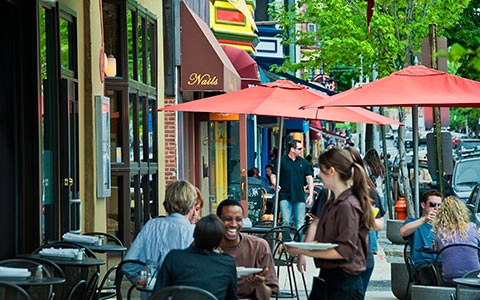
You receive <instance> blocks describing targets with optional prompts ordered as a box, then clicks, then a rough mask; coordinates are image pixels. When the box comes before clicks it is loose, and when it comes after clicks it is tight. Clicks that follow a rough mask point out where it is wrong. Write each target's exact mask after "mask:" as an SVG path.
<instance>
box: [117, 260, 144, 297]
mask: <svg viewBox="0 0 480 300" xmlns="http://www.w3.org/2000/svg"><path fill="white" fill-rule="evenodd" d="M143 270H147V264H146V263H145V262H143V261H140V260H134V259H127V260H123V261H121V262H120V263H119V264H118V266H117V269H116V271H115V283H114V285H115V289H116V296H117V299H118V300H121V299H123V297H122V291H131V290H132V289H133V288H134V287H135V285H136V284H137V277H138V273H139V272H140V271H143ZM124 276H125V277H126V278H127V279H128V280H124V278H123V277H124ZM127 285H128V286H127Z"/></svg>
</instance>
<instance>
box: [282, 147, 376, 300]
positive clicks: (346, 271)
mask: <svg viewBox="0 0 480 300" xmlns="http://www.w3.org/2000/svg"><path fill="white" fill-rule="evenodd" d="M319 165H320V178H321V179H322V181H323V184H324V186H325V188H328V189H331V190H332V192H333V194H334V195H335V197H334V198H333V199H331V200H328V201H327V202H326V203H325V206H324V207H323V209H322V212H321V214H320V216H319V218H318V219H317V221H316V222H315V223H312V225H313V226H312V225H311V226H312V227H311V228H309V231H310V230H312V231H313V232H314V241H317V242H320V243H335V244H338V247H335V248H330V249H327V250H302V249H298V248H293V247H287V251H288V252H289V253H290V254H291V255H293V256H297V255H307V256H311V257H313V258H314V261H315V265H316V267H317V268H320V275H319V277H318V278H316V279H314V283H313V287H312V292H311V294H310V295H309V299H311V300H313V299H329V300H336V299H342V300H343V299H363V296H364V288H363V281H362V278H361V276H360V274H361V273H362V272H363V271H364V270H365V269H366V256H367V251H368V230H369V229H370V228H372V229H373V228H375V220H374V216H373V214H372V199H371V197H370V192H369V188H368V184H367V177H366V175H365V171H364V169H363V167H362V166H361V165H359V164H357V163H354V161H353V159H352V156H351V155H350V152H348V151H347V150H345V149H340V148H333V149H330V150H328V151H326V152H324V153H323V154H322V155H321V156H320V158H319Z"/></svg>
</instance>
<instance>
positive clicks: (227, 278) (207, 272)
mask: <svg viewBox="0 0 480 300" xmlns="http://www.w3.org/2000/svg"><path fill="white" fill-rule="evenodd" d="M224 231H225V226H224V225H223V222H222V221H221V220H220V219H219V218H218V217H217V216H216V215H214V214H210V215H208V216H206V217H203V218H202V219H200V221H198V223H197V225H196V227H195V231H194V233H193V237H194V242H193V243H192V245H191V246H190V247H188V248H187V249H184V250H172V251H170V252H169V253H168V254H167V257H165V260H164V262H163V264H162V267H161V268H160V271H159V273H158V276H157V282H156V284H155V288H154V291H156V290H159V289H161V288H163V287H167V286H173V285H186V286H193V287H198V288H201V289H204V290H207V291H209V292H210V293H212V294H213V295H215V296H216V297H217V299H218V300H223V299H225V300H232V299H233V300H236V299H238V298H237V270H236V267H235V262H234V260H233V258H232V257H231V256H230V255H227V254H223V253H219V252H218V251H217V249H218V247H219V246H220V242H221V241H222V237H223V235H224Z"/></svg>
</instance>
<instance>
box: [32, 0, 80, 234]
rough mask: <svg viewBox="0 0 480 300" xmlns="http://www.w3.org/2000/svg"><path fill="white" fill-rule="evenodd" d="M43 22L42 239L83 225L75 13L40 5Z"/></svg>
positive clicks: (41, 44) (41, 26)
mask: <svg viewBox="0 0 480 300" xmlns="http://www.w3.org/2000/svg"><path fill="white" fill-rule="evenodd" d="M39 22H40V61H41V64H40V66H41V78H42V81H41V83H42V85H41V91H42V95H41V142H42V144H41V148H42V163H41V168H42V240H43V241H48V240H56V239H59V238H60V236H61V234H62V233H64V232H67V231H76V232H78V231H79V230H80V226H81V224H80V200H79V184H80V182H79V180H78V178H79V168H78V166H79V161H78V157H79V156H78V136H79V135H78V104H77V99H78V84H77V79H76V59H75V57H76V46H75V45H76V41H75V35H74V34H73V33H74V32H75V31H76V29H75V20H74V18H72V17H71V16H66V15H64V14H60V15H59V13H58V10H57V8H56V7H55V6H46V7H40V9H39ZM58 37H59V38H58ZM59 58H60V59H59ZM60 78H61V79H60Z"/></svg>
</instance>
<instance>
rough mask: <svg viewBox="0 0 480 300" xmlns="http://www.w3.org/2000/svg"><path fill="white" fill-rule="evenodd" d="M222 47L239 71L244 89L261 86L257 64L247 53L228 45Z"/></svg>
mask: <svg viewBox="0 0 480 300" xmlns="http://www.w3.org/2000/svg"><path fill="white" fill-rule="evenodd" d="M221 47H222V49H223V51H225V53H226V54H227V56H228V58H229V59H230V61H231V62H232V64H233V66H234V67H235V70H237V73H238V75H240V79H241V80H242V89H246V88H248V87H253V86H257V85H259V84H260V74H259V73H258V66H257V62H256V61H255V60H254V59H253V58H252V57H251V56H250V55H248V53H247V51H245V50H242V49H239V48H236V47H232V46H227V45H222V46H221Z"/></svg>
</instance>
